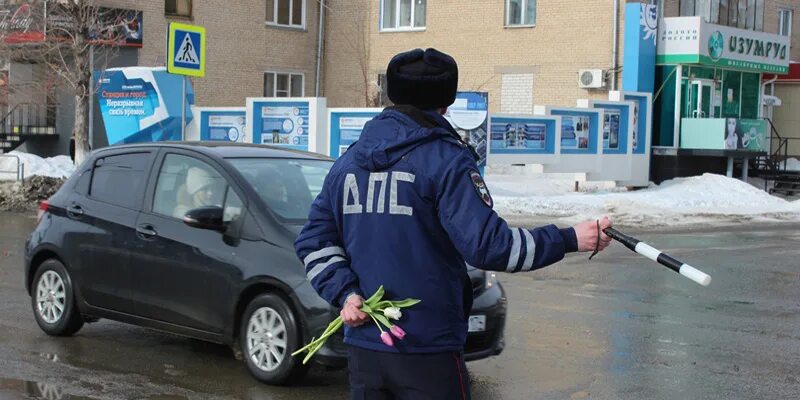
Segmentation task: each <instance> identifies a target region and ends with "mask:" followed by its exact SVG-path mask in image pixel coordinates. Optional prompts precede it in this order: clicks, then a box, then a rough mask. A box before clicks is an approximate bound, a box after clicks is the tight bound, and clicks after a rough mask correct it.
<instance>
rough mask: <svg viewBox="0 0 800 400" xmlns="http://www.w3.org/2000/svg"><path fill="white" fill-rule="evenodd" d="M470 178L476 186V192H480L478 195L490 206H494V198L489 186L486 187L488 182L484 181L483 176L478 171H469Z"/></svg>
mask: <svg viewBox="0 0 800 400" xmlns="http://www.w3.org/2000/svg"><path fill="white" fill-rule="evenodd" d="M469 180H470V181H471V182H472V186H474V187H475V192H476V193H478V197H480V198H481V200H482V201H483V203H484V204H486V205H487V206H489V208H491V207H493V206H494V201H493V200H492V195H491V194H489V188H488V187H486V182H484V181H483V177H482V176H481V174H480V173H479V172H478V171H474V170H473V171H469Z"/></svg>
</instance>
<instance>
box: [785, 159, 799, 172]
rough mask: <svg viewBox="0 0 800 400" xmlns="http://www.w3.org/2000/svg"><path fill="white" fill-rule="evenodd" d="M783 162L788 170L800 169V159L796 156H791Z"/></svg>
mask: <svg viewBox="0 0 800 400" xmlns="http://www.w3.org/2000/svg"><path fill="white" fill-rule="evenodd" d="M783 164H784V165H783V166H784V167H785V169H786V170H787V171H800V160H798V159H796V158H789V159H787V160H786V161H784V162H783Z"/></svg>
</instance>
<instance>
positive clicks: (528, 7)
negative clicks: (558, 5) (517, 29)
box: [506, 0, 536, 26]
mask: <svg viewBox="0 0 800 400" xmlns="http://www.w3.org/2000/svg"><path fill="white" fill-rule="evenodd" d="M535 24H536V0H506V26H533V25H535Z"/></svg>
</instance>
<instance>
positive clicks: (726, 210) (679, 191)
mask: <svg viewBox="0 0 800 400" xmlns="http://www.w3.org/2000/svg"><path fill="white" fill-rule="evenodd" d="M558 182H559V181H556V180H553V182H548V180H546V179H532V178H531V177H526V176H509V175H489V176H487V184H488V186H489V189H490V190H491V191H492V195H493V198H494V201H495V209H496V210H497V211H498V213H500V214H501V215H503V216H505V217H507V218H509V219H515V218H516V219H519V218H532V219H536V220H547V219H550V220H553V219H555V220H556V221H554V222H559V221H558V220H560V222H563V223H574V222H578V221H581V220H586V219H595V218H597V217H598V216H600V215H609V216H610V217H611V218H612V219H613V221H614V222H615V223H616V224H618V225H621V226H634V227H640V226H677V225H693V224H701V223H708V222H727V223H732V222H742V221H750V220H759V221H775V220H792V221H800V202H788V201H786V200H783V199H781V198H778V197H774V196H771V195H769V194H767V193H766V192H764V191H762V190H759V189H758V188H755V187H753V186H751V185H749V184H747V183H744V182H741V181H739V180H736V179H731V178H727V177H725V176H721V175H714V174H704V175H702V176H695V177H690V178H676V179H673V180H670V181H666V182H664V183H662V184H661V185H658V186H656V185H653V186H651V187H650V188H648V189H644V190H639V191H632V192H611V191H599V192H595V193H569V192H568V190H564V189H565V188H567V187H568V186H569V184H567V183H564V182H561V183H558ZM582 184H583V183H582ZM573 185H574V183H573ZM542 187H544V188H545V189H544V190H542V191H541V192H538V193H537V188H542ZM558 190H562V191H561V192H560V193H559V192H558ZM569 190H571V189H569Z"/></svg>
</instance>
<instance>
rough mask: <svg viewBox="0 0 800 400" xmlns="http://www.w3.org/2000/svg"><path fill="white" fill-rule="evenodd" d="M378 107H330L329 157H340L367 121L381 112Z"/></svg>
mask: <svg viewBox="0 0 800 400" xmlns="http://www.w3.org/2000/svg"><path fill="white" fill-rule="evenodd" d="M381 111H382V110H381V109H380V108H360V109H359V108H330V109H328V126H329V127H330V138H329V140H330V142H329V143H330V149H329V152H328V153H329V154H328V155H329V156H330V157H331V158H334V159H336V158H339V157H341V156H342V155H343V154H344V153H345V152H346V151H347V149H348V148H349V147H350V145H352V144H353V143H355V142H356V141H357V140H358V139H359V138H360V137H361V131H363V130H364V126H365V125H366V124H367V122H369V121H371V120H372V119H373V118H375V116H376V115H378V114H380V113H381Z"/></svg>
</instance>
